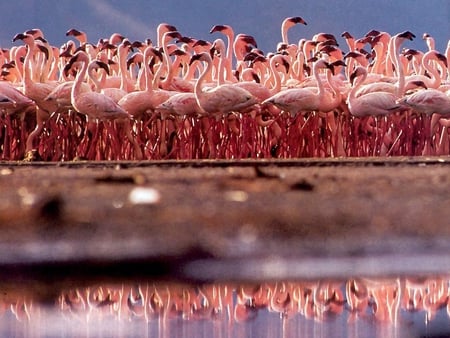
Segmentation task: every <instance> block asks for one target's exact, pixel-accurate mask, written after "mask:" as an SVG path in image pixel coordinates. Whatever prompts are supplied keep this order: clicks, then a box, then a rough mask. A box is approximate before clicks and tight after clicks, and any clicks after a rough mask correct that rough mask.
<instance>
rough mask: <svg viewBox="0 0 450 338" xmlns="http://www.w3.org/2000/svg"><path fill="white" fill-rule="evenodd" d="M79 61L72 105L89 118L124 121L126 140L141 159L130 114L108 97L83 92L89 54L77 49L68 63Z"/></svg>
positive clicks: (72, 93)
mask: <svg viewBox="0 0 450 338" xmlns="http://www.w3.org/2000/svg"><path fill="white" fill-rule="evenodd" d="M75 63H81V70H80V71H79V72H78V73H77V76H76V78H75V83H74V85H73V87H72V91H71V102H72V106H73V107H74V108H75V110H77V111H78V112H80V113H82V114H85V115H87V116H88V118H89V119H90V120H103V121H104V120H117V121H119V122H122V123H124V127H125V132H126V135H127V137H128V140H129V141H130V142H131V143H132V144H133V146H134V148H135V153H136V154H135V156H136V158H137V159H142V157H143V156H142V152H141V150H140V148H139V145H138V144H137V141H136V140H135V139H134V138H133V136H132V135H131V127H130V115H129V114H128V113H127V112H126V111H125V110H124V109H123V108H121V107H120V106H119V105H118V104H117V103H115V102H114V100H113V99H111V98H110V97H108V96H106V95H104V94H101V93H97V92H83V91H82V89H81V88H82V83H83V80H84V78H85V77H86V73H87V70H88V65H89V56H88V55H87V53H86V52H84V51H78V52H77V53H76V54H75V55H74V56H73V57H72V59H71V60H70V62H69V65H73V64H75Z"/></svg>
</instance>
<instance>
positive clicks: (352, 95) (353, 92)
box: [348, 72, 367, 101]
mask: <svg viewBox="0 0 450 338" xmlns="http://www.w3.org/2000/svg"><path fill="white" fill-rule="evenodd" d="M366 78H367V72H364V73H362V74H361V75H360V76H358V77H357V78H356V83H355V85H354V86H353V87H352V89H350V93H349V94H348V100H349V101H351V100H353V99H355V98H356V92H357V91H358V90H359V88H360V87H361V85H362V84H363V83H364V81H366Z"/></svg>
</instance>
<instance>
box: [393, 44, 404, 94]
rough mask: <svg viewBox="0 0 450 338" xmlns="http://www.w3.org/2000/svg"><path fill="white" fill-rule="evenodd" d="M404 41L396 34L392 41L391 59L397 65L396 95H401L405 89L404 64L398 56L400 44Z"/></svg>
mask: <svg viewBox="0 0 450 338" xmlns="http://www.w3.org/2000/svg"><path fill="white" fill-rule="evenodd" d="M402 43H403V39H400V38H399V37H398V36H395V37H394V38H393V40H392V43H391V50H390V52H391V55H390V57H391V59H392V61H393V63H394V65H395V68H396V71H397V78H398V80H397V83H396V90H395V95H396V96H397V97H401V96H402V95H403V93H404V91H405V72H404V69H403V65H402V64H401V62H400V58H399V56H398V54H399V52H400V46H401V44H402Z"/></svg>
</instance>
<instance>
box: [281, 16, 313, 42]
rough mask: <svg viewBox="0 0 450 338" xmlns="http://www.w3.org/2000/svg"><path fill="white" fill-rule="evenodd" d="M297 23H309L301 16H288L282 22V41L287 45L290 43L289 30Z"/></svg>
mask: <svg viewBox="0 0 450 338" xmlns="http://www.w3.org/2000/svg"><path fill="white" fill-rule="evenodd" d="M297 24H303V25H307V23H306V21H305V20H303V19H302V18H301V17H299V16H293V17H288V18H286V19H284V20H283V22H282V23H281V41H282V43H284V44H286V45H288V44H289V42H288V31H289V29H291V27H293V26H295V25H297Z"/></svg>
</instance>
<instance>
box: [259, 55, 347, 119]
mask: <svg viewBox="0 0 450 338" xmlns="http://www.w3.org/2000/svg"><path fill="white" fill-rule="evenodd" d="M327 68H328V69H330V64H329V63H328V62H326V61H325V60H323V59H320V60H318V61H316V62H315V63H314V66H313V76H314V78H315V80H316V82H317V89H315V90H311V89H310V88H288V89H285V90H282V91H280V92H279V93H277V94H275V95H273V96H271V97H270V98H268V99H266V100H264V101H263V102H262V104H266V103H271V104H273V105H275V106H277V107H278V108H280V109H282V110H284V111H287V112H289V113H290V114H291V115H292V116H295V115H297V114H299V113H304V112H308V111H322V112H329V111H331V110H333V109H334V108H332V107H333V106H334V104H335V103H334V101H335V97H336V94H337V93H338V90H337V89H336V88H335V87H333V84H332V82H331V83H330V86H331V87H332V88H333V91H334V93H333V94H332V93H329V92H326V90H325V87H324V84H323V80H322V79H321V77H320V74H319V70H320V69H327ZM339 101H340V99H339Z"/></svg>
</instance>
